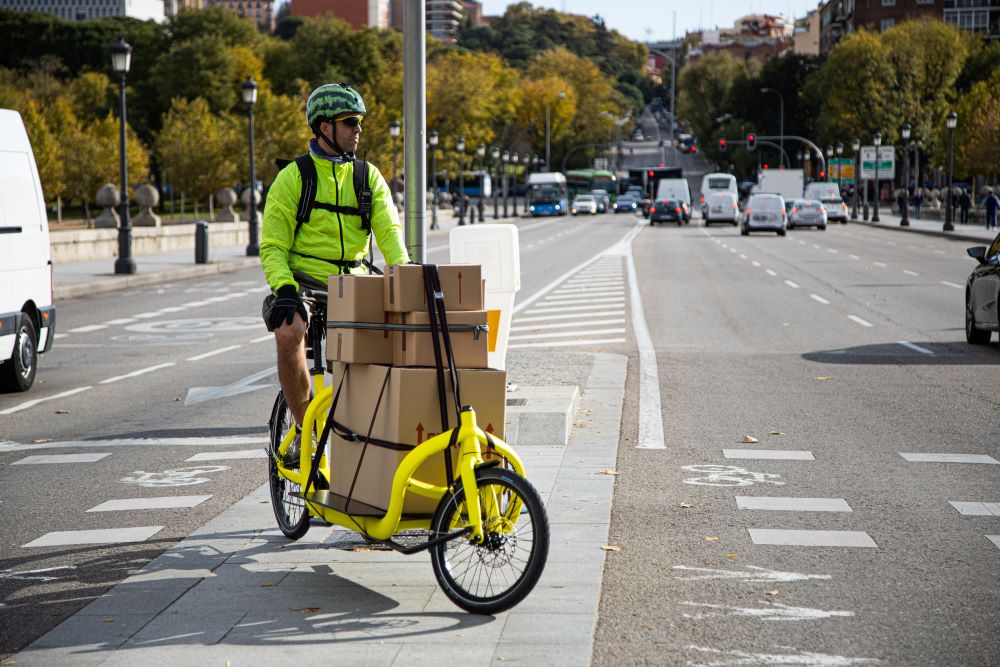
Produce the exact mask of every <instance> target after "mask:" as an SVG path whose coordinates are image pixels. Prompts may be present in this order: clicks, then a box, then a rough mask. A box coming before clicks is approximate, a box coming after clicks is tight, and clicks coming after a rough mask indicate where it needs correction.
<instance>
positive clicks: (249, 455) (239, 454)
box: [184, 449, 267, 462]
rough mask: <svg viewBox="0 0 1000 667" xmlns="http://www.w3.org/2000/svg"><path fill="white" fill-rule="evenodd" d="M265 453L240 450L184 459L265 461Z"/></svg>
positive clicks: (198, 455) (203, 454) (205, 453)
mask: <svg viewBox="0 0 1000 667" xmlns="http://www.w3.org/2000/svg"><path fill="white" fill-rule="evenodd" d="M266 458H267V452H266V451H264V450H263V449H242V450H240V451H235V452H202V453H200V454H195V455H194V456H191V457H189V458H186V459H184V461H185V462H187V461H229V460H232V459H266Z"/></svg>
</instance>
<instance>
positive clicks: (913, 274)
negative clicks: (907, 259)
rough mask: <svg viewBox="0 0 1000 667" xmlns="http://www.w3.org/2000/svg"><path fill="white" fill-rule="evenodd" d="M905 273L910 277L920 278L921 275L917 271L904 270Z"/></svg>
mask: <svg viewBox="0 0 1000 667" xmlns="http://www.w3.org/2000/svg"><path fill="white" fill-rule="evenodd" d="M903 273H905V274H906V275H908V276H919V275H920V274H919V273H917V272H916V271H910V270H909V269H903Z"/></svg>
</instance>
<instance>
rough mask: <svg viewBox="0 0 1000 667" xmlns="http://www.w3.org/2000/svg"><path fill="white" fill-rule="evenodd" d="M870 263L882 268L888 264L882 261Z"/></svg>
mask: <svg viewBox="0 0 1000 667" xmlns="http://www.w3.org/2000/svg"><path fill="white" fill-rule="evenodd" d="M872 264H874V265H875V266H879V267H882V268H885V267H887V266H889V265H888V264H885V263H884V262H872Z"/></svg>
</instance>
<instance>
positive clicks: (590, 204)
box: [569, 195, 597, 215]
mask: <svg viewBox="0 0 1000 667" xmlns="http://www.w3.org/2000/svg"><path fill="white" fill-rule="evenodd" d="M569 212H570V213H572V214H573V215H576V214H577V213H589V214H590V215H597V200H596V199H594V195H577V196H576V197H575V198H574V199H573V203H572V204H570V205H569Z"/></svg>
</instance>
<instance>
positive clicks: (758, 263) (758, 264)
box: [750, 259, 760, 269]
mask: <svg viewBox="0 0 1000 667" xmlns="http://www.w3.org/2000/svg"><path fill="white" fill-rule="evenodd" d="M750 263H751V264H753V265H754V266H756V267H757V268H758V269H759V268H760V262H758V261H757V260H756V259H754V260H751V262H750Z"/></svg>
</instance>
